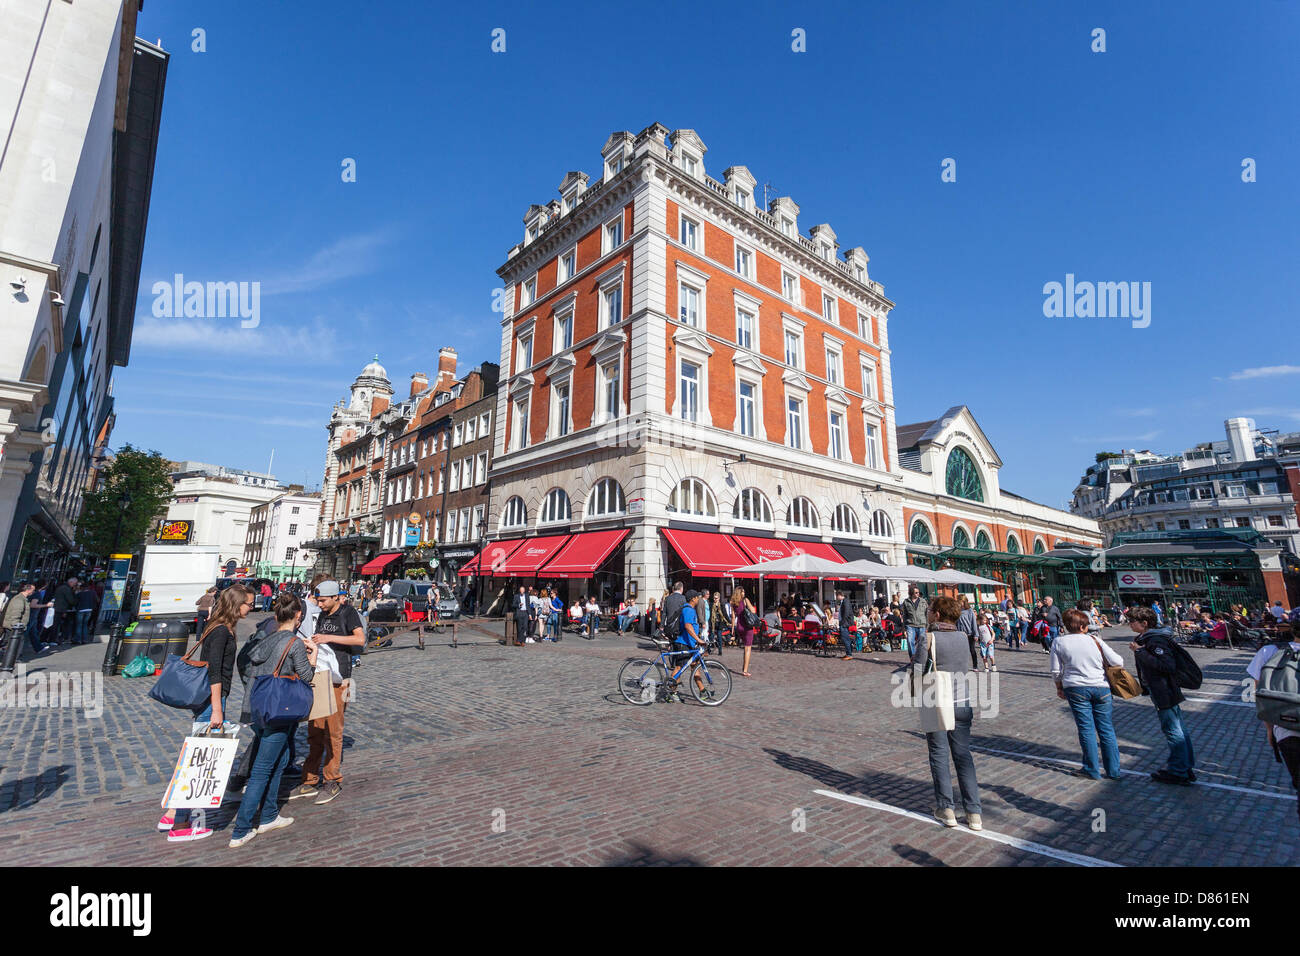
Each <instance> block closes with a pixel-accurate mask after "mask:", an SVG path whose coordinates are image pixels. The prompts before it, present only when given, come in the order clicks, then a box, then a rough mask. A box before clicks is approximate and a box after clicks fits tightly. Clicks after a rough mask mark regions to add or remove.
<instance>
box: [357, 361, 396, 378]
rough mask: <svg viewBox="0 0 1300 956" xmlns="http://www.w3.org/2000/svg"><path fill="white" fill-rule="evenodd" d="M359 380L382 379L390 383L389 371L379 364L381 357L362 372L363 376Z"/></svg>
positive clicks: (359, 376)
mask: <svg viewBox="0 0 1300 956" xmlns="http://www.w3.org/2000/svg"><path fill="white" fill-rule="evenodd" d="M357 378H359V379H361V378H382V379H383V380H384V381H388V370H387V369H385V368H384V367H383V366H382V365H380V364H379V356H378V355H376V356H375V357H374V360H373V361H371V363H370V364H369V365H367V366H366V367H365V368H363V369H362V370H361V374H360V375H358V376H357Z"/></svg>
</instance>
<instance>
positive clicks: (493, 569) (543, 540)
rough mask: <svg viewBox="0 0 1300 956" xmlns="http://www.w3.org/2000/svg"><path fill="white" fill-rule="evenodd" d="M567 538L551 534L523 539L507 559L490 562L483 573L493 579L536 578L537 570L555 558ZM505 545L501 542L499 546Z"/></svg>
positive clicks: (562, 535) (566, 536)
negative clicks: (487, 569)
mask: <svg viewBox="0 0 1300 956" xmlns="http://www.w3.org/2000/svg"><path fill="white" fill-rule="evenodd" d="M569 537H570V536H569V535H567V534H552V535H545V536H543V537H540V538H524V539H523V540H522V541H520V542H519V546H518V547H516V548H515V549H514V550H513V551H512V552H510V556H509V557H507V558H505V559H504V560H502V561H499V562H491V563H490V564H489V567H490V570H489V571H487V572H485V573H487V574H490V575H491V576H492V577H494V578H535V577H537V576H538V569H539V568H541V566H542V565H543V564H545V563H546V562H547V561H549V560H551V558H552V557H554V556H555V553H556V552H557V551H559V550H560V548H562V547H563V546H564V544H565V542H566V541H568V540H569ZM507 543H508V542H505V541H502V542H501V544H507ZM489 547H490V546H489Z"/></svg>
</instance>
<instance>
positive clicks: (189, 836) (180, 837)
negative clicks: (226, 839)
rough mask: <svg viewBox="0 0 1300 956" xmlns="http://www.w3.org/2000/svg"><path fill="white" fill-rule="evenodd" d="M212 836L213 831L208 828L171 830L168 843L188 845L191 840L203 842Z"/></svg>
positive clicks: (168, 834)
mask: <svg viewBox="0 0 1300 956" xmlns="http://www.w3.org/2000/svg"><path fill="white" fill-rule="evenodd" d="M210 836H212V831H211V830H209V829H208V828H207V827H186V828H185V829H183V830H170V831H168V833H167V842H168V843H188V842H189V841H191V840H202V839H203V838H204V837H210Z"/></svg>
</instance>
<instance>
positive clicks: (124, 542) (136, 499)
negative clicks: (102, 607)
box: [77, 445, 172, 555]
mask: <svg viewBox="0 0 1300 956" xmlns="http://www.w3.org/2000/svg"><path fill="white" fill-rule="evenodd" d="M123 493H125V494H126V495H128V496H129V497H130V501H131V503H130V505H129V506H128V507H127V508H126V509H125V510H123V508H122V504H121V502H122V495H123ZM171 495H172V481H171V478H170V477H169V467H168V461H167V459H166V458H164V457H163V456H162V455H160V454H158V452H156V451H144V450H142V449H139V448H134V447H132V446H131V445H124V446H123V447H122V448H121V449H120V450H119V451H118V453H117V457H115V458H114V459H113V461H112V462H111V463H110V464H109V465H108V467H106V468H105V469H104V474H103V476H102V477H101V479H100V482H99V485H98V487H96V489H95V490H94V491H92V492H90V493H89V494H87V495H86V496H85V503H84V505H83V506H82V509H81V518H80V519H79V520H78V522H77V542H78V544H79V545H80V546H81V549H82V550H83V551H85V552H88V553H90V554H96V555H107V554H110V553H112V552H113V549H114V536H115V535H117V530H118V519H119V517H120V518H121V522H122V525H121V528H122V530H121V534H120V535H119V536H117V542H116V548H117V551H118V552H119V553H122V554H125V553H127V552H134V551H136V550H138V549H139V548H140V547H141V545H143V544H144V540H145V536H146V535H147V534H148V533H149V532H150V530H152V528H153V526H154V522H156V521H157V520H158V519H159V518H162V517H163V516H164V515H165V514H166V512H167V503H168V502H169V501H170V500H171Z"/></svg>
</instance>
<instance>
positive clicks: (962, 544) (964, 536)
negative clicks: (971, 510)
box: [952, 525, 970, 548]
mask: <svg viewBox="0 0 1300 956" xmlns="http://www.w3.org/2000/svg"><path fill="white" fill-rule="evenodd" d="M952 546H953V547H954V548H969V547H970V535H969V534H968V533H967V532H966V529H965V528H963V527H962V526H961V525H957V526H956V527H955V528H953V529H952Z"/></svg>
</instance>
